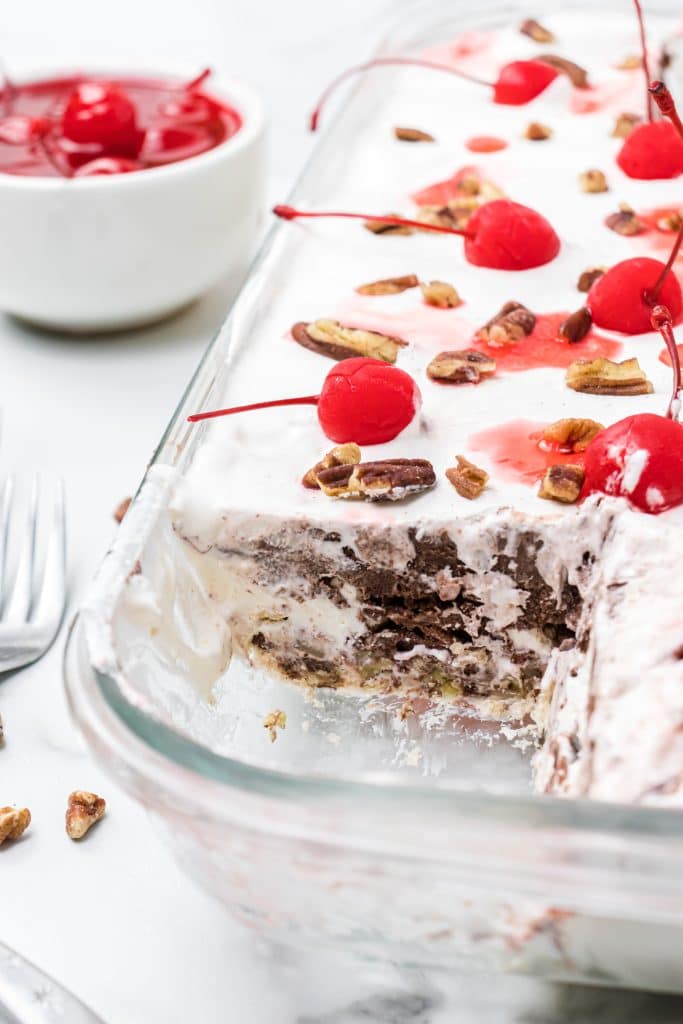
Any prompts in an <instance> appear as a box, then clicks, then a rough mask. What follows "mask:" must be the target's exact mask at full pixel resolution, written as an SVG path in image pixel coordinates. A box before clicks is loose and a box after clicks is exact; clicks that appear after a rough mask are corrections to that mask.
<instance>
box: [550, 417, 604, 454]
mask: <svg viewBox="0 0 683 1024" xmlns="http://www.w3.org/2000/svg"><path fill="white" fill-rule="evenodd" d="M604 429H605V428H604V427H603V425H602V423H598V422H597V421H596V420H589V419H579V418H576V419H573V418H567V419H563V420H555V422H554V423H549V424H548V426H547V427H545V428H544V430H543V434H542V439H543V440H544V441H547V442H548V444H556V445H559V447H560V449H561V450H562V451H565V452H585V450H586V448H587V447H588V445H589V444H590V443H591V441H592V440H593V438H594V437H596V436H597V435H598V434H599V433H600V431H601V430H604Z"/></svg>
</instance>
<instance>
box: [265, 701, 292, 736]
mask: <svg viewBox="0 0 683 1024" xmlns="http://www.w3.org/2000/svg"><path fill="white" fill-rule="evenodd" d="M263 728H264V729H267V730H268V735H269V736H270V742H271V743H275V740H276V739H277V731H278V729H286V728H287V713H286V712H285V711H280V709H279V708H278V709H277V710H275V711H270V712H268V714H267V715H266V717H265V718H264V719H263Z"/></svg>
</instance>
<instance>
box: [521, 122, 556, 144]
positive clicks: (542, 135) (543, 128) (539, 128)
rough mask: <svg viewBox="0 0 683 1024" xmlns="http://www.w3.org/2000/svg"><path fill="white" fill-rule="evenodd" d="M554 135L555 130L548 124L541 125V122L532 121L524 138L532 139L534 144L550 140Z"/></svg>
mask: <svg viewBox="0 0 683 1024" xmlns="http://www.w3.org/2000/svg"><path fill="white" fill-rule="evenodd" d="M552 134H553V130H552V128H550V127H549V126H548V125H547V124H541V122H540V121H530V122H529V124H528V125H527V126H526V129H525V132H524V138H525V139H530V140H531V141H532V142H543V141H544V140H545V139H549V138H550V137H551V136H552Z"/></svg>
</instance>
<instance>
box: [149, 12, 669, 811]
mask: <svg viewBox="0 0 683 1024" xmlns="http://www.w3.org/2000/svg"><path fill="white" fill-rule="evenodd" d="M676 38H677V37H676V25H675V24H674V23H673V21H672V22H667V21H666V20H664V21H662V20H655V19H653V21H652V24H651V25H650V26H649V40H648V51H647V53H648V55H649V63H650V71H651V72H652V76H653V77H657V78H658V79H660V86H661V88H660V91H659V93H658V95H656V96H652V95H651V94H650V93H647V92H646V89H645V84H644V75H643V68H642V64H643V58H642V55H641V50H640V44H639V30H638V22H637V19H636V18H635V16H633V15H632V13H631V12H630V11H629V10H627V9H624V11H623V12H622V13H620V14H606V13H603V12H600V11H597V10H596V11H594V12H585V11H582V12H581V15H580V16H578V15H576V14H572V13H571V12H565V13H559V14H554V15H553V16H552V17H551V18H548V19H547V23H546V21H544V22H543V24H539V23H538V22H534V21H527V22H525V23H524V24H523V25H520V24H519V23H515V24H511V25H509V26H508V27H506V28H501V29H496V30H491V31H486V32H477V33H466V34H463V35H461V36H460V37H458V38H456V39H454V40H445V41H444V42H443V44H441V45H439V46H438V47H437V48H435V49H433V50H430V51H429V52H427V53H425V54H422V55H416V58H415V63H416V64H417V63H418V62H419V61H426V62H428V63H429V64H430V65H431V67H420V66H410V64H409V63H408V64H407V65H406V66H403V67H400V68H391V69H390V68H377V70H374V71H373V72H372V74H373V75H375V76H377V89H378V92H377V93H376V94H375V95H374V96H373V97H372V98H371V100H369V104H368V111H367V118H365V119H364V120H363V123H362V124H358V125H356V126H355V127H356V133H355V134H356V145H355V150H354V152H353V153H349V154H347V155H346V158H345V159H344V160H343V161H339V160H338V161H337V163H336V164H335V168H336V170H337V171H338V173H335V174H334V175H332V176H331V178H333V181H332V180H330V183H329V188H328V190H327V194H324V195H322V194H319V195H317V196H316V205H315V207H314V206H313V205H311V206H310V208H309V207H306V208H305V209H303V210H294V209H293V208H291V207H283V208H280V210H279V212H280V214H281V215H282V216H284V217H286V218H288V219H289V220H290V221H291V223H289V224H288V225H286V226H285V227H284V228H283V230H282V231H281V232H280V236H279V239H278V240H277V242H276V243H275V244H276V247H277V246H279V249H280V251H279V256H280V258H281V261H282V257H283V255H285V256H286V259H285V260H284V261H283V262H285V263H286V265H287V277H286V279H282V280H274V281H272V282H271V286H272V290H271V291H270V292H269V293H268V294H264V296H263V303H262V308H261V310H260V313H259V317H258V320H257V321H256V323H255V324H254V325H253V327H252V329H250V332H249V342H248V344H245V345H242V346H241V347H240V348H239V349H236V350H235V351H234V352H233V353H232V355H231V357H230V360H229V362H228V366H227V367H226V373H225V381H226V385H225V393H224V395H222V396H221V403H220V404H222V405H224V406H225V407H228V408H229V410H230V411H234V409H235V408H236V407H237V408H239V409H240V410H244V411H243V412H242V413H241V414H240V415H234V416H233V415H231V416H227V417H224V416H220V417H218V418H216V419H214V420H212V421H211V422H209V423H207V424H205V425H203V426H202V427H200V426H197V427H196V428H195V429H198V430H199V429H201V430H204V431H205V432H206V436H204V437H203V438H202V440H201V443H200V444H199V445H198V446H197V450H196V452H195V454H194V457H193V459H192V462H191V464H190V466H189V468H188V470H187V472H186V473H185V474H184V476H183V478H182V480H181V481H180V482H179V483H178V485H177V487H176V490H175V493H174V496H173V501H172V516H173V528H174V531H175V533H176V536H177V537H178V538H180V539H181V540H182V543H183V545H184V546H185V549H186V553H187V556H188V558H189V559H190V561H191V563H192V566H193V571H194V573H195V574H196V579H197V580H198V581H201V585H202V587H203V589H204V590H205V592H206V593H207V594H208V595H209V599H210V601H211V603H212V606H213V608H214V609H215V612H216V615H217V617H218V618H219V619H220V620H222V621H223V622H225V623H227V625H228V627H229V632H230V636H231V640H232V649H233V656H235V657H239V658H242V659H245V660H247V661H249V662H251V663H252V664H255V665H257V666H259V667H261V668H262V669H263V670H264V671H265V672H267V673H269V674H274V675H276V676H278V677H280V678H283V679H285V680H287V681H289V682H292V683H294V684H297V685H300V686H304V687H309V688H334V689H338V690H346V689H348V690H352V691H360V692H366V693H367V692H375V693H378V694H387V693H391V694H396V693H399V694H400V695H401V696H402V697H404V698H405V705H404V707H405V708H406V713H407V714H408V713H412V712H414V711H418V712H419V709H420V707H421V706H424V705H425V703H432V702H434V701H449V702H451V703H453V704H455V705H457V706H459V707H460V708H461V709H462V710H463V712H466V713H469V714H475V715H478V716H481V717H482V718H487V719H495V720H500V721H503V722H505V723H508V724H519V725H521V726H522V727H523V728H525V730H526V733H527V735H528V732H529V730H530V729H531V730H535V732H536V735H537V737H538V740H539V743H540V750H539V753H538V755H537V758H536V767H535V778H536V785H537V787H538V788H539V789H540V790H542V791H545V792H549V793H557V794H562V795H588V796H594V797H598V798H607V799H626V800H633V801H649V802H658V803H663V802H669V803H674V804H676V803H680V802H681V799H682V795H683V775H682V772H683V730H682V729H681V728H680V726H681V723H682V722H683V666H682V659H683V655H682V654H681V652H682V651H683V616H682V615H681V613H680V608H681V607H683V604H682V599H683V582H681V578H680V573H679V572H678V571H677V568H676V564H675V562H676V553H677V550H678V537H679V531H680V529H681V526H683V508H681V502H683V440H682V439H681V435H683V427H681V426H680V425H679V424H678V422H677V420H676V415H677V411H678V407H677V384H676V380H675V379H674V382H673V390H674V395H673V398H671V394H672V376H673V377H674V378H675V371H676V362H677V358H676V350H675V347H674V348H673V349H672V345H674V342H673V341H672V332H673V330H674V328H675V323H676V320H677V319H678V317H679V315H680V313H681V293H680V287H679V285H678V282H677V279H676V269H677V267H676V262H675V256H676V252H675V251H674V248H675V242H676V239H677V237H678V233H679V229H680V227H681V216H680V214H679V206H680V204H681V201H682V200H683V194H682V191H681V189H682V186H681V183H680V174H681V173H683V139H682V138H681V137H680V136H679V134H678V132H677V129H676V126H675V118H672V116H670V114H669V113H667V111H668V109H669V108H668V107H667V103H669V101H670V100H671V94H672V93H673V94H674V95H675V86H676V76H677V60H676V59H675V41H676ZM672 54H674V56H672ZM439 69H440V70H439ZM444 69H445V70H444ZM449 69H451V70H453V71H455V72H456V73H455V74H450V73H449ZM461 74H462V75H464V76H466V77H461ZM382 76H384V77H383V78H382V82H381V83H380V81H379V79H380V77H382ZM662 79H663V82H662V81H661V80H662ZM664 83H665V84H664ZM667 86H668V87H670V91H669V88H667ZM373 101H374V102H373ZM671 102H673V101H671ZM650 106H651V108H652V109H651V110H650V109H648V107H650ZM660 107H661V111H663V112H664V113H663V114H662V113H661V112H660ZM324 113H325V112H324V111H323V115H324ZM639 132H640V134H638V133H639ZM330 210H331V211H334V212H335V214H338V213H339V212H341V213H343V214H351V215H352V218H351V220H349V219H347V218H346V216H345V217H343V218H341V219H340V218H339V217H338V216H334V217H329V218H328V217H323V216H321V215H322V214H323V213H324V212H325V211H330ZM313 215H315V218H316V219H309V218H311V217H312V216H313ZM354 220H355V221H357V222H355V223H354ZM456 234H462V235H464V238H459V237H456ZM670 256H671V260H669V257H670ZM624 261H629V262H628V264H627V265H626V268H625V269H623V265H624ZM667 261H669V262H667ZM665 342H666V345H665ZM672 364H673V366H672ZM678 383H680V382H678ZM272 402H275V407H265V408H264V407H263V406H264V405H266V406H267V405H268V404H272ZM292 403H294V404H292ZM143 570H144V567H143Z"/></svg>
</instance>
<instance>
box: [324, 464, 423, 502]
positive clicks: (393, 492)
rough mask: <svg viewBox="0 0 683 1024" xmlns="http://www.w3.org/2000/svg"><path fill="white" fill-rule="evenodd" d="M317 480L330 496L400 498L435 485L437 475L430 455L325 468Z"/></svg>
mask: <svg viewBox="0 0 683 1024" xmlns="http://www.w3.org/2000/svg"><path fill="white" fill-rule="evenodd" d="M318 483H319V484H320V488H321V490H323V491H324V492H325V494H327V495H329V496H330V497H331V498H367V499H368V500H370V501H400V500H401V499H402V498H407V497H410V496H411V495H413V494H418V493H419V492H420V491H426V490H427V489H428V488H429V487H433V486H434V484H435V483H436V476H435V474H434V467H433V466H432V464H431V462H428V461H427V459H382V460H381V461H379V462H361V463H360V465H358V466H332V467H330V469H323V470H321V471H320V472H319V473H318Z"/></svg>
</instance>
